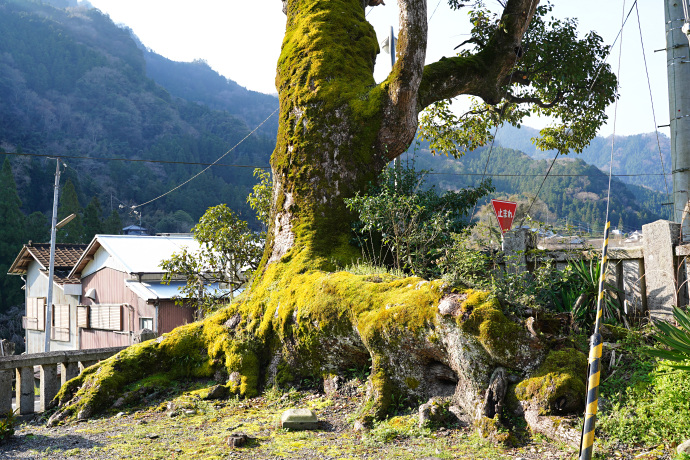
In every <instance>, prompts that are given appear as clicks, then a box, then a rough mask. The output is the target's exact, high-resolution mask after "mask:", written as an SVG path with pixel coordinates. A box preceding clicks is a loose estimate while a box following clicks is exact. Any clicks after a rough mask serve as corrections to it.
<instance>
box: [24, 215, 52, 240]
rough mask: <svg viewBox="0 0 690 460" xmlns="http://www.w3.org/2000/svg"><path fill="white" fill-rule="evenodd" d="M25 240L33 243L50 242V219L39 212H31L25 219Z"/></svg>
mask: <svg viewBox="0 0 690 460" xmlns="http://www.w3.org/2000/svg"><path fill="white" fill-rule="evenodd" d="M26 239H27V241H28V240H31V241H33V242H34V243H47V242H48V241H50V219H49V218H48V216H46V215H45V214H43V213H42V212H41V211H36V212H32V213H31V214H29V217H27V218H26Z"/></svg>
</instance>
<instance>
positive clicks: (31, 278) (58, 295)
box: [24, 261, 79, 353]
mask: <svg viewBox="0 0 690 460" xmlns="http://www.w3.org/2000/svg"><path fill="white" fill-rule="evenodd" d="M25 296H26V297H25V298H28V297H46V298H47V297H48V277H47V276H45V275H44V274H43V273H41V272H40V270H39V264H38V262H36V261H32V262H31V263H30V264H29V266H28V267H27V273H26V293H25ZM78 299H79V298H78V297H76V296H71V295H65V293H64V291H63V290H62V286H58V285H57V284H53V304H55V305H69V306H70V326H69V327H70V337H69V338H70V340H69V341H60V340H51V341H50V351H61V350H75V349H76V348H77V317H76V315H77V304H78ZM24 314H25V315H26V310H25V311H24ZM25 340H26V352H27V353H43V352H44V351H45V333H44V331H34V330H27V331H26V337H25Z"/></svg>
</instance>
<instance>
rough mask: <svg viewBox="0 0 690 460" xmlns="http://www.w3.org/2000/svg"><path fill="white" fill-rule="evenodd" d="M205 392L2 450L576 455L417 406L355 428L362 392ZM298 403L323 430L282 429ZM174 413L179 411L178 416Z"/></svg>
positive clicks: (18, 439)
mask: <svg viewBox="0 0 690 460" xmlns="http://www.w3.org/2000/svg"><path fill="white" fill-rule="evenodd" d="M348 386H349V388H351V389H352V388H355V390H351V391H355V392H356V393H358V394H360V395H361V393H362V392H363V391H364V382H362V381H355V380H353V381H350V382H348ZM198 393H199V392H198V390H192V391H189V392H186V393H184V394H181V395H179V396H177V397H175V398H173V399H171V400H168V401H166V400H163V401H159V402H157V403H155V404H151V405H149V406H143V407H135V408H129V409H124V412H125V413H124V414H123V415H121V416H114V415H112V416H110V417H104V418H97V419H92V420H89V421H87V422H83V423H73V424H67V425H64V426H60V427H56V428H45V426H44V425H43V424H40V425H33V424H29V425H23V426H21V427H19V429H18V431H17V435H16V436H15V437H14V438H13V439H12V440H11V441H10V442H9V443H8V444H6V445H4V446H0V456H2V455H4V454H6V453H10V452H22V455H24V454H25V455H24V456H25V457H26V458H48V457H50V458H75V459H81V458H104V459H109V458H112V459H115V458H117V459H120V458H150V459H171V458H172V459H174V458H178V459H221V458H223V459H224V458H242V459H259V460H261V459H275V458H299V459H319V460H325V459H382V458H401V459H419V458H424V457H437V458H442V459H450V458H455V459H478V458H486V459H489V458H490V459H492V460H493V459H513V458H515V457H516V456H521V457H523V458H537V457H533V456H531V455H530V452H531V449H533V450H534V451H535V452H536V451H537V450H539V452H540V454H541V453H543V452H550V453H553V456H551V458H558V457H559V456H560V457H561V458H570V456H571V455H573V453H572V451H571V450H568V449H566V450H562V449H560V448H557V447H555V446H551V445H547V444H545V443H543V442H537V443H535V444H529V445H526V446H522V447H520V448H517V449H512V448H503V447H496V446H494V445H492V444H491V443H489V442H487V441H486V440H483V439H481V438H480V437H479V436H478V435H477V434H476V433H475V431H474V429H473V428H458V427H455V428H450V429H445V428H440V429H438V430H430V429H419V428H418V420H417V415H416V409H406V410H402V411H401V412H399V413H398V414H396V415H395V416H392V417H391V418H388V419H386V420H383V421H381V422H378V423H376V424H375V425H374V426H373V429H372V430H371V431H367V432H360V431H355V430H354V429H353V428H352V424H351V422H349V420H352V419H353V418H354V417H353V416H354V414H355V412H356V410H357V403H358V398H356V397H353V396H354V395H345V394H335V395H332V396H326V395H324V394H321V393H316V392H313V391H296V390H294V389H293V390H289V391H280V390H277V389H270V390H269V391H267V392H266V393H265V394H264V395H263V396H261V397H256V398H249V399H240V398H237V397H232V398H229V399H227V400H224V401H203V400H201V399H200V398H199V397H198ZM292 407H305V408H311V409H312V410H314V411H315V412H316V413H317V415H318V417H319V419H320V420H321V421H322V426H321V429H319V430H316V431H302V432H300V431H287V430H283V429H279V428H277V427H276V421H277V419H278V418H279V417H280V414H281V413H282V412H283V411H285V410H286V409H288V408H292ZM170 412H175V413H176V415H175V416H173V417H171V416H170V415H169V414H170ZM238 432H242V433H245V434H247V435H248V436H249V437H250V441H249V443H248V444H247V445H246V446H244V447H240V448H234V449H233V448H230V447H229V446H228V445H227V443H226V439H227V437H228V435H229V434H231V433H238ZM48 440H50V441H51V442H47V441H48ZM18 457H20V458H21V456H18Z"/></svg>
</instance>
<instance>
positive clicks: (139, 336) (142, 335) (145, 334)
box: [132, 329, 158, 343]
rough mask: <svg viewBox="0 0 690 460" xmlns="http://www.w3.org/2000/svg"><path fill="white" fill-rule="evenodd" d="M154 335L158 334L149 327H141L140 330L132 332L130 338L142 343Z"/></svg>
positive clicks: (154, 336)
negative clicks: (132, 335) (132, 334)
mask: <svg viewBox="0 0 690 460" xmlns="http://www.w3.org/2000/svg"><path fill="white" fill-rule="evenodd" d="M156 337H158V335H157V334H156V333H155V332H153V331H152V330H151V329H142V330H140V331H137V332H135V333H134V337H133V338H132V342H134V343H142V342H146V341H147V340H152V339H155V338H156Z"/></svg>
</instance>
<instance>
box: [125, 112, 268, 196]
mask: <svg viewBox="0 0 690 460" xmlns="http://www.w3.org/2000/svg"><path fill="white" fill-rule="evenodd" d="M279 108H280V107H279ZM279 108H278V109H275V110H274V111H273V112H272V113H271V114H270V115H269V116H267V117H266V119H265V120H264V121H262V122H261V123H259V125H258V126H257V127H256V128H254V129H253V130H252V131H251V132H250V133H249V134H247V135H246V136H244V138H242V140H241V141H239V142H238V143H237V144H235V145H234V146H233V147H232V148H231V149H230V150H228V151H227V152H225V153H224V154H222V155H221V156H220V157H218V159H217V160H216V161H214V162H213V163H211V164H210V165H208V166H207V167H205V168H204V169H202V170H201V171H199V172H198V173H197V174H195V175H193V176H192V177H190V178H189V179H187V180H186V181H184V182H182V183H181V184H180V185H178V186H177V187H174V188H172V189H170V190H168V191H167V192H165V193H163V194H162V195H158V196H157V197H156V198H153V199H151V200H149V201H146V202H144V203H141V204H137V205H134V206H132V207H131V209H136V208H140V207H142V206H145V205H147V204H150V203H153V202H154V201H156V200H159V199H161V198H163V197H164V196H166V195H169V194H171V193H172V192H174V191H175V190H177V189H179V188H180V187H182V186H184V185H186V184H188V183H190V182H191V181H193V180H194V179H196V178H197V177H199V176H201V175H202V174H203V173H205V172H206V171H208V170H209V169H210V168H211V166H213V165H215V164H216V163H218V162H219V161H220V160H222V159H223V158H225V156H226V155H228V154H229V153H230V152H232V151H233V150H235V149H236V148H237V147H238V146H239V145H240V144H241V143H242V142H244V141H246V140H247V139H248V138H249V136H251V135H252V134H254V133H255V132H256V130H258V129H259V128H261V126H263V124H264V123H266V122H267V121H268V119H269V118H271V117H272V116H273V115H275V113H276V112H277V111H278V110H279Z"/></svg>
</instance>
